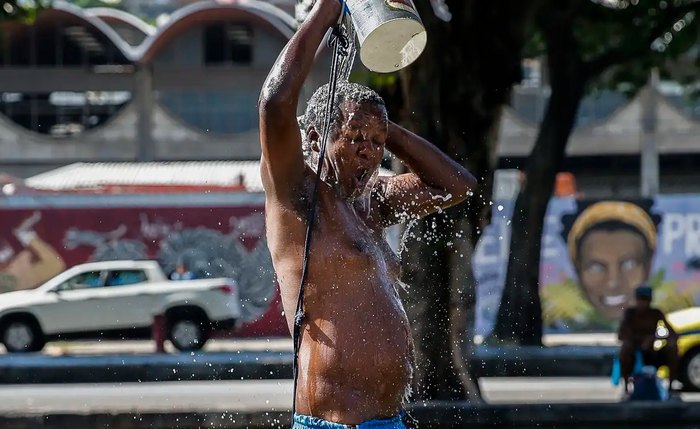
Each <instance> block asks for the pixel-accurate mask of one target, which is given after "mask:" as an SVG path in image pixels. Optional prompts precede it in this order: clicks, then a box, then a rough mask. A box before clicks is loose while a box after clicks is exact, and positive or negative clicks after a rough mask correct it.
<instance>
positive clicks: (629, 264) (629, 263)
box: [620, 258, 639, 271]
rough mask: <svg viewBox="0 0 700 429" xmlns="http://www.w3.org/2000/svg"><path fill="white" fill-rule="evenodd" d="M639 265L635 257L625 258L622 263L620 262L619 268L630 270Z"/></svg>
mask: <svg viewBox="0 0 700 429" xmlns="http://www.w3.org/2000/svg"><path fill="white" fill-rule="evenodd" d="M638 266H639V262H638V261H637V260H636V259H632V258H630V259H625V260H624V261H622V264H620V268H622V270H623V271H631V270H634V269H635V268H637V267H638Z"/></svg>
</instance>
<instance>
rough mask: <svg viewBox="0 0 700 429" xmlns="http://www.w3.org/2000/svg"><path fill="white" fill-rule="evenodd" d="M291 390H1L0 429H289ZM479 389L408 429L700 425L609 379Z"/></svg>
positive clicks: (279, 386) (680, 406) (206, 386)
mask: <svg viewBox="0 0 700 429" xmlns="http://www.w3.org/2000/svg"><path fill="white" fill-rule="evenodd" d="M291 389H292V386H291V381H288V380H266V381H233V382H179V383H167V382H166V383H127V384H124V383H119V384H100V385H63V386H45V385H34V386H26V385H25V386H4V387H0V427H2V428H13V429H66V428H80V429H104V428H109V429H175V428H177V429H195V428H196V429H199V428H218V429H243V428H246V429H255V428H287V427H289V419H290V416H289V411H288V409H289V406H290V399H291ZM482 389H483V391H484V396H485V399H487V400H489V401H490V402H491V403H486V404H467V403H459V402H433V403H414V404H411V405H410V407H409V414H410V416H411V417H412V419H407V422H408V423H409V427H411V428H413V427H419V428H421V429H432V428H440V429H446V428H455V429H456V428H464V427H469V428H470V429H481V428H493V427H511V428H521V429H525V428H527V429H532V428H540V429H547V428H552V429H553V428H560V427H564V426H565V427H567V428H569V429H584V428H585V429H589V428H591V427H596V428H598V429H612V428H615V429H619V428H649V429H651V428H655V429H658V428H659V427H664V428H668V429H676V428H697V422H698V421H700V406H698V403H696V402H666V403H619V402H616V399H617V397H618V395H619V393H618V392H617V390H616V389H614V388H613V387H612V386H610V384H609V383H608V381H607V380H606V379H598V378H593V379H591V378H587V379H566V380H564V379H543V378H535V379H525V378H522V379H484V380H482ZM684 399H685V401H699V400H700V395H686V396H685V397H684ZM574 401H576V402H577V403H573V402H574ZM501 402H509V403H508V404H505V403H501ZM562 402H567V403H562Z"/></svg>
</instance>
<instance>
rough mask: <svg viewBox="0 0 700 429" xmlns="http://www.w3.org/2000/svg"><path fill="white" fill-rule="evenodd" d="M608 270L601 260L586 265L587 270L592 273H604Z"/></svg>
mask: <svg viewBox="0 0 700 429" xmlns="http://www.w3.org/2000/svg"><path fill="white" fill-rule="evenodd" d="M605 271H606V269H605V265H603V264H601V263H600V262H591V263H590V264H588V266H587V267H586V272H587V273H590V274H602V273H604V272H605Z"/></svg>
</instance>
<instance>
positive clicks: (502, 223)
mask: <svg viewBox="0 0 700 429" xmlns="http://www.w3.org/2000/svg"><path fill="white" fill-rule="evenodd" d="M511 212H512V202H500V203H497V204H495V210H494V217H493V220H492V224H491V225H490V226H489V228H488V229H487V231H486V232H485V233H484V236H483V237H482V239H481V241H480V242H479V245H478V246H477V251H476V254H475V257H474V261H473V262H474V273H475V276H476V279H477V282H478V289H477V320H476V324H477V327H476V329H477V333H478V334H479V335H482V336H486V335H488V334H489V333H490V332H491V329H492V328H493V323H494V321H495V317H496V312H497V311H498V305H499V303H500V297H501V292H502V289H503V283H504V281H505V279H504V275H505V267H506V258H507V254H508V243H509V239H510V216H511ZM541 257H542V259H541V263H540V287H541V289H540V297H541V300H542V308H543V318H544V323H545V332H594V331H597V332H606V331H613V330H615V329H616V328H617V324H618V323H619V321H620V318H621V316H622V312H623V311H624V308H626V307H627V306H629V305H630V304H631V303H632V302H633V291H634V288H635V287H637V286H638V285H640V284H642V283H649V284H650V285H651V286H652V287H653V288H654V291H655V293H654V304H655V305H656V306H657V307H659V308H661V309H662V310H663V311H673V310H677V309H681V308H686V307H690V306H693V305H696V303H700V196H686V195H683V196H660V197H658V198H656V199H655V200H653V201H652V200H639V201H615V200H603V201H601V200H598V201H590V200H576V199H573V198H553V199H552V200H551V201H550V204H549V207H548V211H547V216H546V220H545V229H544V236H543V240H542V255H541Z"/></svg>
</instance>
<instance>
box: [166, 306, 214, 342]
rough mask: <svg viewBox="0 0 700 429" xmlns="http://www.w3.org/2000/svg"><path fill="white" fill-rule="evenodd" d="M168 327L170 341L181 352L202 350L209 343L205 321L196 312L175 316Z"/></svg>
mask: <svg viewBox="0 0 700 429" xmlns="http://www.w3.org/2000/svg"><path fill="white" fill-rule="evenodd" d="M168 325H169V327H170V328H169V330H168V339H169V340H170V342H171V343H173V346H174V347H175V348H176V349H178V350H180V351H194V350H200V349H201V348H202V347H204V343H206V342H207V339H208V338H207V337H208V332H207V331H206V329H205V321H204V320H202V317H201V316H199V315H197V314H196V313H194V312H189V311H188V312H182V313H179V314H175V315H173V317H172V319H171V320H170V323H169V324H168Z"/></svg>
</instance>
